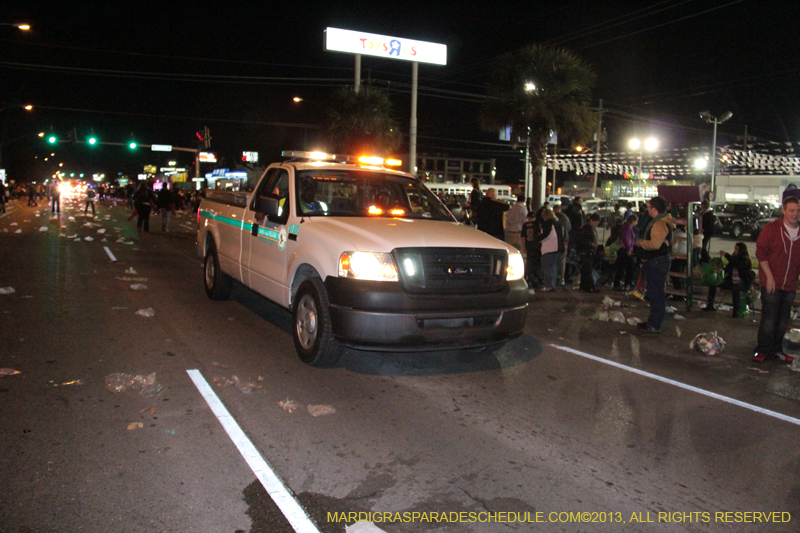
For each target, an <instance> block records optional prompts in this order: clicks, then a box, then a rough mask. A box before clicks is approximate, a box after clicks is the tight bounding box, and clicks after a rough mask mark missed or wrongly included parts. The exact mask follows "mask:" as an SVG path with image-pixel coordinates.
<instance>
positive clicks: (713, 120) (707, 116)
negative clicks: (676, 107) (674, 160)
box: [700, 111, 733, 200]
mask: <svg viewBox="0 0 800 533" xmlns="http://www.w3.org/2000/svg"><path fill="white" fill-rule="evenodd" d="M732 116H733V113H731V112H730V111H726V112H725V114H723V115H722V116H721V117H719V118H717V117H715V116H712V115H711V113H709V112H708V111H701V112H700V118H702V119H703V120H704V121H705V122H707V123H708V124H713V125H714V136H713V138H712V139H713V140H712V142H711V197H712V199H713V200H716V198H717V191H716V188H715V186H716V175H717V125H719V124H722V123H723V122H725V121H727V120H728V119H730V118H731V117H732Z"/></svg>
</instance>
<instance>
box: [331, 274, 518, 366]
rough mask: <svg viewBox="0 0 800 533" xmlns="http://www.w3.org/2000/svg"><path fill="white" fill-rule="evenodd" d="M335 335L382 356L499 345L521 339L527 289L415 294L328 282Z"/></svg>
mask: <svg viewBox="0 0 800 533" xmlns="http://www.w3.org/2000/svg"><path fill="white" fill-rule="evenodd" d="M325 286H326V288H327V290H328V296H329V299H330V317H331V326H332V328H333V334H334V336H335V337H336V338H337V339H338V340H339V341H341V342H342V343H343V344H345V345H347V346H352V347H354V348H368V349H372V350H378V351H432V350H446V349H452V348H477V347H483V346H491V345H493V344H499V343H502V342H504V341H507V340H509V339H513V338H514V337H517V336H519V335H521V334H522V331H523V328H524V327H525V319H526V316H527V311H528V286H527V284H526V283H525V282H524V281H522V280H519V281H515V282H511V283H509V284H508V286H507V288H506V290H504V291H500V292H494V293H482V294H480V293H479V294H438V295H412V294H408V293H406V292H404V291H403V290H402V289H401V288H400V286H399V284H397V283H384V282H364V281H354V280H347V279H342V278H333V277H329V278H328V279H327V280H326V281H325Z"/></svg>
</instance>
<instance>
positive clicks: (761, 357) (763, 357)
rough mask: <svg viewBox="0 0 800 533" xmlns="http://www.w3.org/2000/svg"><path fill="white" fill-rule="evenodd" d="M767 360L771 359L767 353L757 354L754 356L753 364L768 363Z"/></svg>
mask: <svg viewBox="0 0 800 533" xmlns="http://www.w3.org/2000/svg"><path fill="white" fill-rule="evenodd" d="M767 359H769V356H768V355H767V354H765V353H756V354H755V355H753V362H754V363H759V364H760V363H763V362H764V361H766V360H767Z"/></svg>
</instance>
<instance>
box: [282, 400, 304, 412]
mask: <svg viewBox="0 0 800 533" xmlns="http://www.w3.org/2000/svg"><path fill="white" fill-rule="evenodd" d="M278 405H280V406H281V409H283V410H284V411H286V412H287V413H291V412H293V411H294V410H295V409H297V408H298V407H300V404H299V403H297V402H296V401H294V400H290V399H289V398H286V401H285V402H283V401H279V402H278Z"/></svg>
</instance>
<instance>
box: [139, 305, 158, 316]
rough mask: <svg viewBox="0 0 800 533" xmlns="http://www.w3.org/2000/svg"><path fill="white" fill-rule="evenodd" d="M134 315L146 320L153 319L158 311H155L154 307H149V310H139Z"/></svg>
mask: <svg viewBox="0 0 800 533" xmlns="http://www.w3.org/2000/svg"><path fill="white" fill-rule="evenodd" d="M134 314H135V315H138V316H143V317H145V318H152V317H154V316H156V310H155V309H153V308H152V307H148V308H147V309H139V310H138V311H136V312H135V313H134Z"/></svg>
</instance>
